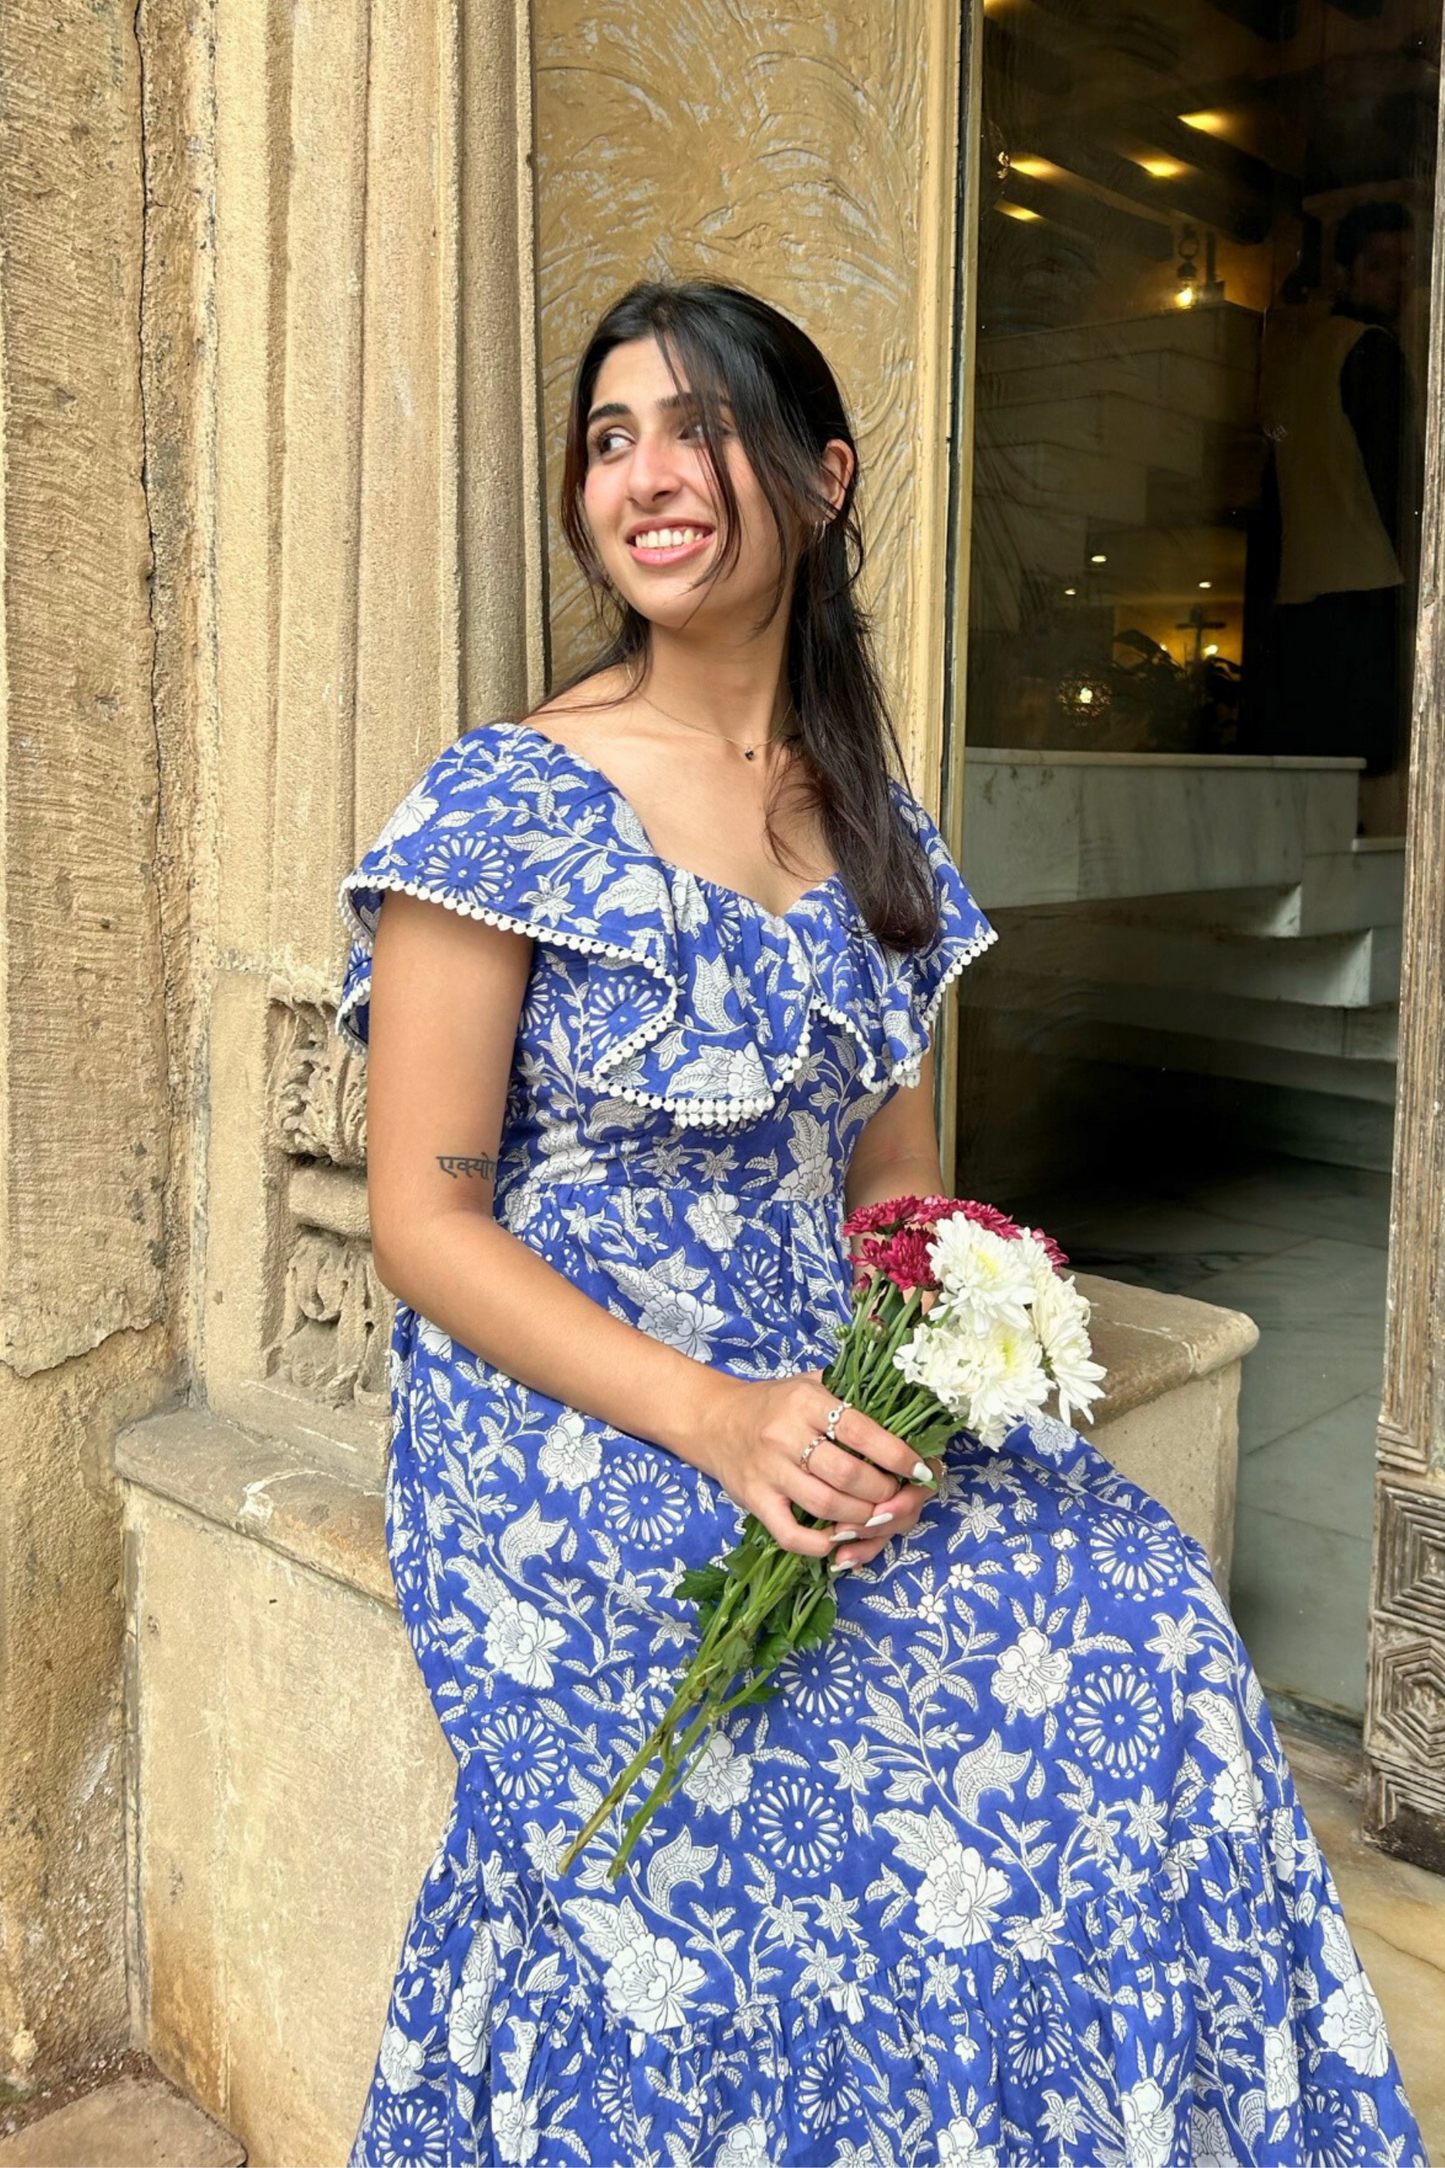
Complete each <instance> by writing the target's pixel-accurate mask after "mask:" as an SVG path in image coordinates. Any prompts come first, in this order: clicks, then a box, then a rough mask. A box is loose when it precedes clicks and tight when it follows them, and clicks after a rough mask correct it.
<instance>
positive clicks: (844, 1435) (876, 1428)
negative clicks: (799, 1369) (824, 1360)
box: [807, 1370, 926, 1483]
mask: <svg viewBox="0 0 1445 2168" xmlns="http://www.w3.org/2000/svg"><path fill="white" fill-rule="evenodd" d="M807 1375H809V1376H811V1377H814V1378H816V1379H818V1381H819V1383H820V1384H821V1381H822V1372H821V1371H816V1370H815V1371H812V1372H809V1373H807ZM809 1405H810V1407H811V1405H812V1403H811V1402H810V1404H809ZM837 1405H838V1402H837V1401H836V1400H833V1401H829V1403H828V1405H827V1407H825V1408H824V1409H823V1411H822V1413H821V1415H820V1416H819V1418H818V1420H817V1424H816V1428H815V1435H816V1436H817V1437H820V1438H822V1439H823V1440H824V1441H825V1442H826V1441H827V1429H826V1424H827V1419H828V1416H829V1414H830V1413H831V1412H832V1410H833V1409H834V1408H835V1407H837ZM809 1419H810V1420H811V1417H810V1418H809ZM833 1442H834V1444H835V1445H839V1446H847V1447H848V1448H849V1451H850V1453H852V1454H854V1455H861V1456H862V1458H863V1459H864V1460H865V1461H868V1462H871V1463H872V1465H873V1466H874V1467H877V1468H881V1469H882V1471H883V1473H884V1474H885V1475H890V1476H892V1477H893V1478H894V1480H895V1482H898V1483H909V1482H917V1481H919V1480H920V1478H919V1476H918V1474H917V1471H918V1469H919V1468H920V1467H922V1466H923V1465H924V1464H923V1463H922V1462H920V1460H919V1458H918V1455H917V1454H916V1453H915V1452H914V1450H913V1448H912V1446H911V1445H909V1444H908V1443H907V1442H906V1441H905V1440H904V1439H902V1438H896V1437H895V1436H894V1435H893V1432H892V1431H891V1430H885V1429H884V1427H883V1425H882V1424H881V1423H875V1422H874V1420H873V1418H872V1416H871V1415H865V1414H864V1413H863V1411H862V1409H861V1408H852V1407H845V1408H844V1410H843V1413H842V1414H841V1416H839V1418H838V1420H837V1422H836V1423H835V1424H834V1425H833ZM821 1453H822V1447H821V1446H820V1447H819V1449H818V1452H816V1453H815V1454H814V1455H813V1461H812V1465H814V1466H816V1465H817V1462H818V1459H819V1457H820V1455H821ZM925 1472H926V1469H925ZM829 1474H830V1477H832V1478H835V1477H836V1475H837V1470H836V1468H834V1469H831V1470H830V1471H829Z"/></svg>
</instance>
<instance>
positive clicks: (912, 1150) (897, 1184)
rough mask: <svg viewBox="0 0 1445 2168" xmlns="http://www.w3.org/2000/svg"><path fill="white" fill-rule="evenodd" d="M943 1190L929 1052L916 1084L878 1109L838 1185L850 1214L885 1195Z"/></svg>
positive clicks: (932, 1194)
mask: <svg viewBox="0 0 1445 2168" xmlns="http://www.w3.org/2000/svg"><path fill="white" fill-rule="evenodd" d="M942 1188H943V1169H942V1167H941V1165H940V1164H939V1157H938V1131H937V1128H936V1127H935V1124H934V1119H933V1049H932V1047H930V1048H929V1049H928V1052H927V1053H926V1054H925V1055H924V1057H923V1063H922V1067H921V1070H920V1072H919V1078H918V1082H917V1083H916V1084H911V1085H910V1084H905V1085H903V1086H902V1087H901V1088H900V1089H899V1090H898V1091H896V1092H895V1093H894V1094H893V1097H892V1098H891V1099H890V1100H889V1102H888V1104H887V1106H885V1107H880V1108H879V1110H878V1112H877V1113H876V1114H875V1115H874V1117H873V1119H872V1121H871V1122H868V1123H866V1124H865V1125H864V1129H863V1134H862V1136H861V1137H860V1138H859V1139H858V1142H857V1143H856V1144H855V1145H854V1147H853V1157H852V1158H851V1159H850V1160H849V1162H848V1176H847V1180H846V1181H845V1183H844V1185H843V1196H844V1201H845V1203H846V1204H847V1207H848V1210H849V1211H850V1212H856V1211H857V1210H858V1208H859V1206H860V1205H865V1204H881V1203H882V1202H883V1200H884V1198H885V1197H936V1196H938V1195H939V1193H940V1191H941V1190H942Z"/></svg>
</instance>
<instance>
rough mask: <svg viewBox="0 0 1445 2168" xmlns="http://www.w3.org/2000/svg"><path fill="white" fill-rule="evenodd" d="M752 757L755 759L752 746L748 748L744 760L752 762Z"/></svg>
mask: <svg viewBox="0 0 1445 2168" xmlns="http://www.w3.org/2000/svg"><path fill="white" fill-rule="evenodd" d="M752 757H753V749H752V747H751V746H749V747H748V748H747V750H746V752H745V753H744V754H743V758H744V760H751V759H752Z"/></svg>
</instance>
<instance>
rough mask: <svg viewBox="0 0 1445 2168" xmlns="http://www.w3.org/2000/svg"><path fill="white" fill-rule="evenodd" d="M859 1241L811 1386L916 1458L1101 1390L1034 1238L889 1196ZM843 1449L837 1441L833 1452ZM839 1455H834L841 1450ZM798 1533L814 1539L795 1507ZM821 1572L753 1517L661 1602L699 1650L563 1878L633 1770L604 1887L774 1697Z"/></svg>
mask: <svg viewBox="0 0 1445 2168" xmlns="http://www.w3.org/2000/svg"><path fill="white" fill-rule="evenodd" d="M843 1233H844V1234H845V1235H848V1236H851V1237H854V1238H855V1239H857V1240H858V1241H859V1244H860V1247H859V1249H858V1252H857V1254H856V1255H855V1257H854V1278H853V1290H852V1316H851V1317H850V1319H849V1321H848V1323H847V1324H846V1326H844V1328H843V1330H842V1333H841V1334H840V1336H839V1341H838V1349H837V1353H836V1354H835V1356H834V1358H833V1360H832V1362H831V1363H830V1364H829V1365H828V1367H827V1369H826V1370H825V1371H824V1372H823V1384H824V1386H825V1388H826V1389H827V1390H828V1391H829V1392H830V1393H832V1394H834V1395H835V1397H836V1398H837V1399H838V1400H846V1401H847V1402H848V1403H849V1404H850V1405H851V1406H853V1407H855V1408H860V1409H861V1410H862V1411H863V1413H864V1414H865V1415H869V1416H871V1417H872V1418H873V1420H874V1421H875V1422H876V1423H881V1424H882V1426H883V1428H884V1429H885V1430H889V1431H891V1432H892V1433H893V1435H894V1436H895V1437H898V1438H902V1439H903V1440H904V1441H905V1442H906V1443H907V1444H909V1445H911V1446H912V1447H913V1449H914V1451H915V1452H916V1453H917V1455H918V1456H919V1458H920V1459H921V1460H923V1461H928V1460H932V1459H936V1458H938V1457H939V1456H940V1455H941V1454H942V1452H943V1449H944V1447H945V1446H946V1445H947V1443H948V1441H949V1439H950V1438H952V1437H954V1436H955V1435H956V1434H957V1433H958V1432H959V1431H960V1430H967V1431H970V1432H971V1433H972V1434H973V1435H974V1436H975V1437H976V1438H978V1440H979V1441H980V1443H982V1444H984V1445H998V1444H1001V1443H1002V1441H1003V1439H1004V1437H1005V1435H1006V1433H1007V1432H1008V1430H1009V1429H1010V1428H1012V1426H1013V1425H1014V1424H1016V1423H1018V1422H1020V1421H1022V1420H1024V1419H1025V1418H1026V1417H1027V1416H1028V1415H1029V1414H1030V1412H1031V1411H1033V1410H1034V1409H1038V1408H1042V1407H1043V1405H1044V1403H1045V1401H1046V1400H1047V1399H1048V1397H1049V1395H1050V1393H1057V1395H1058V1405H1059V1413H1060V1415H1061V1416H1062V1418H1063V1420H1064V1421H1065V1422H1068V1421H1069V1420H1070V1418H1071V1416H1072V1414H1073V1412H1074V1410H1075V1409H1077V1410H1079V1411H1080V1412H1081V1413H1083V1414H1085V1415H1087V1412H1088V1409H1089V1407H1090V1405H1091V1404H1092V1402H1093V1401H1094V1400H1095V1399H1097V1397H1098V1395H1099V1393H1100V1391H1101V1390H1102V1386H1101V1383H1100V1381H1101V1380H1102V1378H1103V1375H1104V1373H1103V1370H1102V1369H1101V1368H1100V1366H1099V1365H1098V1363H1096V1362H1094V1361H1093V1360H1092V1359H1091V1351H1090V1346H1089V1338H1088V1332H1087V1326H1088V1321H1089V1305H1088V1303H1087V1302H1086V1301H1085V1300H1084V1298H1083V1296H1082V1295H1081V1294H1080V1293H1079V1292H1078V1289H1077V1288H1076V1287H1075V1285H1074V1282H1073V1281H1072V1280H1071V1279H1069V1278H1068V1277H1067V1276H1066V1275H1065V1273H1064V1269H1063V1268H1064V1266H1065V1265H1066V1264H1067V1262H1068V1260H1067V1258H1066V1257H1065V1256H1064V1254H1063V1252H1062V1251H1061V1250H1060V1249H1059V1247H1058V1245H1057V1244H1056V1243H1054V1242H1052V1241H1050V1239H1049V1237H1048V1236H1047V1235H1045V1234H1042V1233H1041V1232H1040V1231H1039V1230H1038V1229H1037V1228H1029V1227H1020V1226H1019V1225H1018V1224H1017V1223H1016V1222H1015V1221H1013V1220H1011V1219H1009V1218H1008V1217H1007V1216H1006V1215H1005V1214H1004V1213H1002V1212H1000V1211H998V1210H996V1209H995V1207H994V1206H992V1205H987V1204H977V1203H974V1202H972V1201H971V1200H969V1199H966V1198H958V1197H894V1198H890V1199H889V1200H888V1201H887V1202H886V1203H883V1204H873V1205H865V1206H863V1207H862V1208H861V1209H860V1210H859V1211H857V1212H854V1213H851V1214H850V1215H849V1217H848V1218H847V1219H846V1220H845V1221H844V1222H843ZM835 1442H836V1443H838V1444H840V1445H841V1444H842V1442H843V1441H842V1440H841V1439H839V1440H836V1441H835ZM844 1450H845V1451H846V1450H848V1448H846V1447H845V1448H844ZM793 1514H794V1517H795V1519H797V1520H798V1521H799V1522H800V1523H801V1524H802V1526H804V1527H805V1528H823V1527H826V1526H828V1525H829V1524H828V1523H827V1522H826V1521H819V1520H814V1519H813V1518H812V1517H811V1516H809V1515H807V1514H805V1513H804V1512H803V1511H802V1509H801V1508H800V1507H798V1506H797V1505H795V1506H794V1507H793ZM830 1565H831V1561H830V1560H828V1559H826V1558H813V1557H811V1556H806V1555H804V1554H803V1553H802V1552H799V1551H786V1550H784V1549H783V1548H782V1546H781V1545H780V1544H779V1543H777V1542H776V1541H775V1539H774V1538H773V1537H772V1535H770V1534H769V1532H768V1530H767V1529H766V1528H765V1527H764V1526H763V1524H762V1522H761V1521H760V1520H759V1519H758V1518H757V1516H756V1515H755V1514H749V1515H748V1518H747V1521H746V1523H745V1525H744V1533H743V1535H742V1538H741V1540H740V1541H739V1542H738V1544H737V1545H736V1547H735V1548H734V1549H733V1550H732V1551H730V1552H729V1554H728V1556H727V1557H726V1558H725V1559H724V1560H723V1561H722V1562H721V1564H719V1565H709V1566H701V1567H693V1568H691V1569H689V1571H688V1572H686V1573H684V1574H683V1575H682V1577H681V1579H680V1580H679V1581H678V1582H677V1584H676V1586H675V1588H674V1589H673V1591H672V1594H673V1595H674V1596H675V1597H680V1598H682V1599H683V1600H685V1601H690V1602H694V1603H696V1605H697V1607H698V1608H697V1622H698V1630H699V1634H700V1640H699V1644H698V1648H697V1651H696V1653H695V1654H694V1656H693V1658H692V1660H691V1662H690V1663H689V1664H688V1666H687V1669H686V1670H685V1671H684V1673H683V1675H682V1677H681V1679H680V1680H679V1681H678V1685H677V1689H676V1691H675V1693H674V1694H673V1697H672V1701H671V1703H670V1705H669V1707H668V1709H667V1712H666V1714H665V1715H664V1716H663V1717H662V1719H661V1721H660V1722H659V1723H658V1725H657V1727H656V1729H655V1730H654V1731H653V1732H652V1734H651V1736H650V1737H649V1738H648V1739H647V1741H646V1743H645V1744H644V1745H643V1747H642V1748H641V1749H640V1751H639V1752H638V1753H637V1754H636V1755H635V1756H634V1757H633V1759H632V1761H631V1762H629V1763H628V1765H627V1767H626V1768H625V1769H624V1770H623V1772H622V1774H621V1775H620V1776H619V1777H618V1778H617V1780H616V1782H615V1783H614V1784H613V1786H612V1788H611V1790H610V1791H609V1792H608V1794H607V1796H606V1798H605V1799H604V1800H603V1801H602V1803H601V1805H600V1806H599V1807H598V1808H597V1810H596V1812H595V1813H594V1814H592V1815H591V1817H590V1818H589V1820H588V1822H587V1824H586V1826H585V1827H584V1828H583V1830H582V1831H581V1834H580V1835H579V1836H578V1837H577V1838H576V1839H575V1840H574V1842H573V1843H572V1844H571V1845H569V1846H568V1848H567V1850H566V1851H565V1852H564V1853H563V1855H562V1858H561V1860H560V1862H559V1867H560V1871H561V1872H562V1873H564V1874H565V1873H566V1872H567V1871H568V1870H569V1869H570V1868H571V1866H572V1864H573V1862H574V1861H575V1859H576V1858H577V1855H578V1854H579V1852H581V1851H582V1850H583V1849H584V1847H585V1846H586V1845H587V1844H588V1843H589V1842H590V1840H591V1838H592V1837H593V1836H594V1834H595V1833H596V1831H597V1830H598V1829H599V1828H600V1827H601V1825H602V1823H603V1822H604V1821H605V1820H606V1818H607V1816H608V1815H609V1814H610V1813H611V1811H612V1809H613V1807H614V1806H616V1805H617V1804H618V1802H619V1801H620V1800H622V1799H625V1798H626V1796H627V1794H628V1792H629V1791H630V1790H631V1788H632V1786H633V1784H634V1783H635V1782H636V1781H637V1779H638V1777H639V1776H641V1774H642V1773H643V1771H644V1770H645V1769H646V1768H647V1767H648V1765H649V1764H650V1763H651V1762H653V1761H655V1760H658V1759H660V1760H661V1762H662V1769H661V1772H660V1774H659V1775H658V1777H657V1780H656V1782H655V1783H654V1785H653V1787H652V1790H651V1791H650V1792H649V1793H648V1795H647V1797H646V1799H645V1800H644V1801H643V1803H642V1805H641V1806H640V1807H639V1808H638V1809H637V1811H636V1812H635V1813H634V1814H633V1816H632V1818H631V1820H630V1821H629V1822H628V1824H627V1827H626V1830H625V1832H624V1834H623V1839H622V1842H621V1844H620V1846H619V1847H618V1850H617V1853H616V1856H615V1858H614V1859H613V1861H612V1863H611V1865H610V1867H609V1868H608V1879H609V1881H611V1882H613V1883H615V1882H616V1881H617V1879H618V1877H619V1876H620V1875H621V1873H622V1870H623V1867H624V1866H625V1864H626V1862H627V1858H628V1855H629V1853H630V1852H631V1851H632V1848H633V1846H634V1845H635V1844H636V1842H637V1840H638V1838H639V1837H640V1836H641V1834H642V1831H643V1830H644V1828H645V1827H646V1826H647V1823H648V1822H649V1821H650V1819H651V1818H652V1816H653V1814H654V1813H655V1812H656V1811H657V1808H658V1807H659V1806H660V1805H661V1804H662V1802H663V1800H664V1799H666V1798H667V1796H668V1795H669V1793H670V1792H671V1791H672V1790H673V1788H674V1786H675V1785H676V1784H677V1782H678V1779H679V1778H680V1777H681V1775H682V1772H683V1769H684V1767H685V1766H686V1764H687V1763H688V1761H689V1760H690V1758H691V1757H692V1755H693V1753H694V1752H695V1751H696V1750H697V1749H698V1748H699V1747H701V1746H704V1745H705V1744H706V1741H707V1739H708V1737H709V1736H710V1735H711V1733H712V1732H713V1730H714V1729H715V1728H716V1727H717V1725H718V1724H720V1723H721V1722H722V1721H723V1719H724V1718H725V1717H726V1716H728V1715H729V1714H730V1713H731V1712H732V1711H733V1710H734V1709H740V1708H743V1707H745V1706H746V1705H747V1704H748V1703H750V1702H756V1701H765V1700H767V1699H769V1698H770V1697H771V1696H772V1695H773V1694H775V1693H776V1692H777V1688H776V1687H775V1686H772V1685H770V1684H769V1683H768V1679H769V1674H770V1673H771V1672H773V1671H774V1670H776V1668H777V1666H778V1665H779V1664H780V1663H781V1662H782V1660H783V1658H784V1657H785V1656H787V1655H789V1654H791V1653H792V1652H793V1651H794V1650H798V1651H802V1650H806V1649H812V1648H817V1647H818V1646H819V1645H820V1644H821V1643H822V1642H823V1641H824V1640H826V1638H827V1636H828V1634H829V1632H830V1631H831V1629H832V1625H833V1620H834V1617H835V1615H836V1608H837V1607H836V1604H835V1602H834V1598H833V1594H832V1589H831V1585H830V1583H831V1575H830V1572H829V1568H830Z"/></svg>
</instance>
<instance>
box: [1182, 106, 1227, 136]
mask: <svg viewBox="0 0 1445 2168" xmlns="http://www.w3.org/2000/svg"><path fill="white" fill-rule="evenodd" d="M1179 118H1180V119H1181V120H1182V121H1183V123H1184V125H1185V127H1186V128H1195V129H1197V130H1198V131H1199V133H1200V135H1212V136H1222V135H1225V134H1227V133H1228V129H1229V115H1228V114H1227V113H1218V112H1213V111H1208V112H1203V113H1181V114H1180V115H1179Z"/></svg>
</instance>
